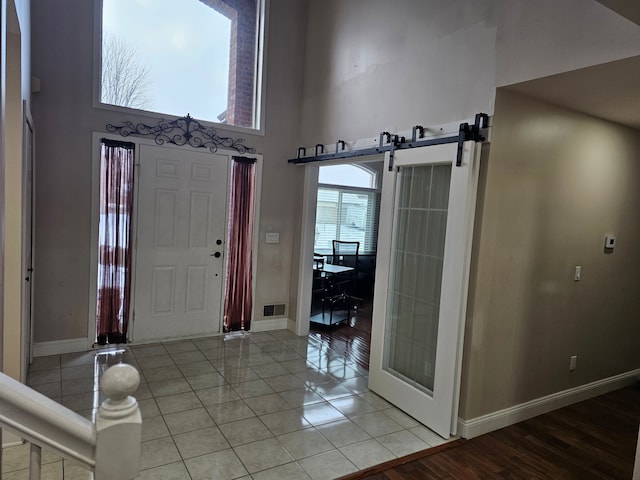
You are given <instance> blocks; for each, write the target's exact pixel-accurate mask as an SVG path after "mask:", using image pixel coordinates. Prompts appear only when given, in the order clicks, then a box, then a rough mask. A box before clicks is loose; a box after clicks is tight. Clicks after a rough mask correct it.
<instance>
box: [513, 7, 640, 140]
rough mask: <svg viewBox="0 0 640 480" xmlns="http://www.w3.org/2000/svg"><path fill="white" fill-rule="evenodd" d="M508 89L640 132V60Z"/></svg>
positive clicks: (619, 62) (624, 60) (518, 84)
mask: <svg viewBox="0 0 640 480" xmlns="http://www.w3.org/2000/svg"><path fill="white" fill-rule="evenodd" d="M639 3H640V2H639ZM505 88H506V89H508V90H512V91H515V92H519V93H522V94H523V95H528V96H530V97H534V98H539V99H540V100H543V101H545V102H548V103H552V104H555V105H560V106H562V107H566V108H569V109H571V110H576V111H579V112H583V113H586V114H588V115H593V116H595V117H599V118H603V119H605V120H610V121H612V122H616V123H621V124H623V125H628V126H630V127H633V128H636V129H639V130H640V56H636V57H631V58H626V59H623V60H618V61H615V62H610V63H603V64H601V65H596V66H594V67H588V68H582V69H579V70H573V71H571V72H566V73H561V74H558V75H551V76H549V77H544V78H540V79H536V80H530V81H528V82H522V83H517V84H515V85H510V86H508V87H505Z"/></svg>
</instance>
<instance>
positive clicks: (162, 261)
mask: <svg viewBox="0 0 640 480" xmlns="http://www.w3.org/2000/svg"><path fill="white" fill-rule="evenodd" d="M230 161H231V158H230V156H228V155H224V154H211V153H206V152H197V151H193V150H186V149H184V150H183V149H178V148H161V147H155V146H149V145H141V146H140V169H139V177H138V210H137V247H136V257H135V258H136V260H135V263H136V265H135V290H134V298H135V300H134V312H133V341H134V342H148V341H152V340H161V339H167V338H179V337H194V336H198V335H207V334H215V333H219V332H220V331H221V323H222V322H221V320H222V298H223V297H222V289H223V287H224V266H225V258H226V255H225V252H226V249H225V243H226V231H227V210H228V208H227V203H228V194H227V192H228V185H229V165H230Z"/></svg>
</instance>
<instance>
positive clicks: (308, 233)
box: [293, 165, 319, 336]
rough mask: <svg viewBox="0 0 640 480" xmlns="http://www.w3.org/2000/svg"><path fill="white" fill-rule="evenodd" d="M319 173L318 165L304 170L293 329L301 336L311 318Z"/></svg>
mask: <svg viewBox="0 0 640 480" xmlns="http://www.w3.org/2000/svg"><path fill="white" fill-rule="evenodd" d="M318 171H319V170H318V165H307V166H306V168H305V169H304V187H303V188H304V194H303V198H302V222H301V226H300V238H301V242H300V258H299V259H298V298H297V301H296V305H297V307H296V319H297V322H296V326H295V327H294V328H293V332H294V333H295V334H296V335H299V336H306V335H308V334H309V319H310V317H311V291H312V290H313V239H314V235H315V234H314V232H315V226H316V203H317V201H318Z"/></svg>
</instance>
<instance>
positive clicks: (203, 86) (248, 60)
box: [98, 0, 261, 128]
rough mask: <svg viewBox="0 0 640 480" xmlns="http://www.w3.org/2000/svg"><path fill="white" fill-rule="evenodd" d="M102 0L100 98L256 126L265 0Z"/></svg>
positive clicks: (134, 105)
mask: <svg viewBox="0 0 640 480" xmlns="http://www.w3.org/2000/svg"><path fill="white" fill-rule="evenodd" d="M98 1H101V2H102V29H101V33H102V34H101V46H102V48H101V62H100V66H101V71H100V73H101V74H100V89H99V100H100V103H102V104H105V105H114V106H118V107H125V108H132V109H137V110H144V111H149V112H154V113H160V114H165V115H174V116H179V117H181V116H184V115H186V114H187V113H188V114H190V115H191V116H192V117H194V118H197V119H199V120H204V121H210V122H218V123H226V124H229V125H235V126H240V127H249V128H257V127H258V125H257V119H256V105H257V101H258V98H257V97H258V95H257V91H258V88H257V87H258V84H259V82H258V81H257V78H258V72H259V70H260V69H259V65H260V64H259V59H258V56H257V52H258V51H259V49H258V48H257V45H258V41H259V38H258V32H259V31H260V29H259V28H258V27H259V24H260V12H261V5H260V3H261V0H98Z"/></svg>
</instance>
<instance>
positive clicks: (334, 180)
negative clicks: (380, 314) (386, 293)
mask: <svg viewBox="0 0 640 480" xmlns="http://www.w3.org/2000/svg"><path fill="white" fill-rule="evenodd" d="M382 168H383V162H382V161H381V160H379V161H373V162H366V163H351V164H339V165H327V166H324V165H323V166H320V167H319V168H318V170H319V173H318V187H317V192H316V215H315V226H314V246H313V255H314V262H313V285H312V292H311V312H310V326H309V336H310V338H314V339H316V340H318V341H320V342H322V343H323V344H326V345H328V346H329V347H330V348H331V349H332V350H334V351H335V352H337V353H339V354H340V355H343V356H345V357H347V358H348V359H349V360H351V361H353V362H354V363H356V364H357V365H358V366H359V367H361V368H364V369H368V367H369V352H370V344H371V319H372V305H373V285H374V274H375V260H376V248H377V237H378V218H379V210H380V187H381V185H380V180H381V178H382Z"/></svg>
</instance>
